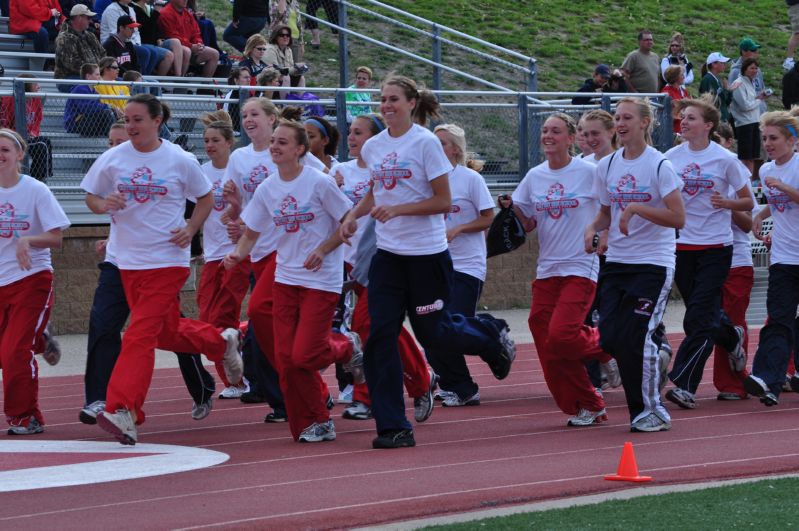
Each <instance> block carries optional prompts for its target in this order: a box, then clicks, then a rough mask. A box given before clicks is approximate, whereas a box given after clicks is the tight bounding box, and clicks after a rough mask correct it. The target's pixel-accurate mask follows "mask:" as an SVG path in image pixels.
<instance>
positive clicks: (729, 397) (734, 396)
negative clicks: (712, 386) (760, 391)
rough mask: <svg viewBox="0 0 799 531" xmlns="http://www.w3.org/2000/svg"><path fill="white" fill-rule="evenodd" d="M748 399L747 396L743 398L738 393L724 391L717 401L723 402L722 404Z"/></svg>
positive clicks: (717, 397)
mask: <svg viewBox="0 0 799 531" xmlns="http://www.w3.org/2000/svg"><path fill="white" fill-rule="evenodd" d="M746 398H747V397H746V396H741V395H739V394H738V393H731V392H729V391H722V392H721V393H719V394H718V396H716V400H721V401H722V402H727V401H735V400H745V399H746Z"/></svg>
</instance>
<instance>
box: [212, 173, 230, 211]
mask: <svg viewBox="0 0 799 531" xmlns="http://www.w3.org/2000/svg"><path fill="white" fill-rule="evenodd" d="M224 191H225V189H224V187H223V186H222V179H217V180H216V181H214V185H213V187H212V188H211V193H212V194H213V198H214V210H216V211H217V212H221V211H223V210H225V207H226V206H227V201H225V196H224V195H223V193H224Z"/></svg>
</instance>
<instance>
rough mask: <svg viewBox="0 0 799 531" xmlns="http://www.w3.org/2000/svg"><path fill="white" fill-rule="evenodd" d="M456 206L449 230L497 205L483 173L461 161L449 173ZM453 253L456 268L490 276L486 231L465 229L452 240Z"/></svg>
mask: <svg viewBox="0 0 799 531" xmlns="http://www.w3.org/2000/svg"><path fill="white" fill-rule="evenodd" d="M449 190H450V194H451V195H452V206H451V207H450V210H449V214H447V215H446V216H445V221H446V224H447V230H449V229H452V228H454V227H457V226H458V225H463V224H464V223H471V222H472V221H474V220H476V219H477V218H479V217H480V211H481V210H486V209H493V208H494V200H493V199H492V197H491V193H490V192H489V191H488V186H486V183H485V180H484V179H483V176H482V175H480V174H479V173H477V172H476V171H474V170H471V169H469V168H467V167H465V166H461V165H460V164H459V165H457V166H455V168H454V169H453V170H452V171H451V172H450V174H449ZM449 254H450V255H451V256H452V267H453V268H454V269H455V271H459V272H461V273H465V274H467V275H471V276H473V277H475V278H479V279H480V280H483V281H485V279H486V237H485V233H484V232H482V231H481V232H462V233H461V234H459V235H458V236H457V237H456V238H455V239H454V240H452V241H451V242H449Z"/></svg>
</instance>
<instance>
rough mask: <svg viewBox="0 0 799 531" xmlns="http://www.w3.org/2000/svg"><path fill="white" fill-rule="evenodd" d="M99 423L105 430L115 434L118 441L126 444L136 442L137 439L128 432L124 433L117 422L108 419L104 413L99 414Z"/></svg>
mask: <svg viewBox="0 0 799 531" xmlns="http://www.w3.org/2000/svg"><path fill="white" fill-rule="evenodd" d="M97 425H98V426H100V428H102V429H103V430H104V431H107V432H108V433H110V434H111V435H113V436H114V438H115V439H116V440H117V441H119V442H120V443H122V444H124V445H126V446H133V445H135V444H136V439H134V438H133V437H131V436H130V435H128V434H127V433H124V432H123V431H122V430H121V429H119V427H118V426H117V425H116V424H114V423H113V422H111V421H110V420H108V417H106V416H105V415H103V414H102V413H100V414H99V415H97Z"/></svg>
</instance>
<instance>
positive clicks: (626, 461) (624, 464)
mask: <svg viewBox="0 0 799 531" xmlns="http://www.w3.org/2000/svg"><path fill="white" fill-rule="evenodd" d="M605 479H607V480H610V481H632V482H634V483H644V482H646V481H652V478H651V477H650V476H639V475H638V464H637V463H636V462H635V452H634V451H633V443H631V442H626V443H624V449H623V450H622V451H621V461H619V469H618V470H617V471H616V473H615V474H611V475H608V476H605Z"/></svg>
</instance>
